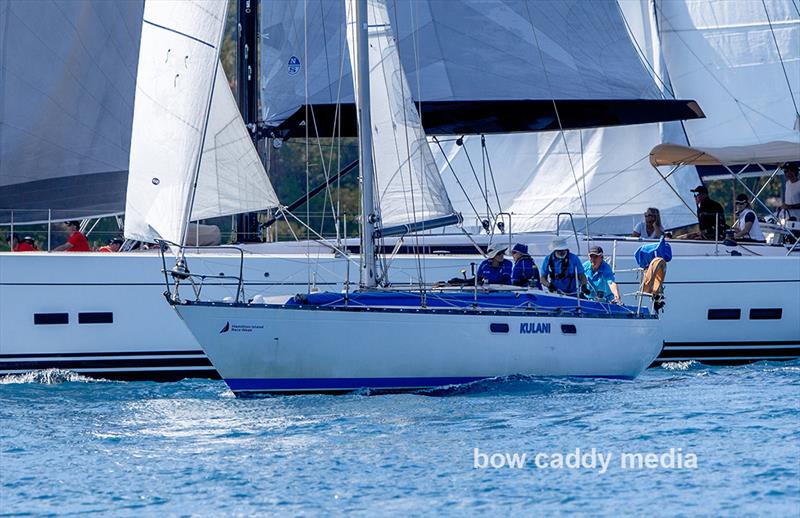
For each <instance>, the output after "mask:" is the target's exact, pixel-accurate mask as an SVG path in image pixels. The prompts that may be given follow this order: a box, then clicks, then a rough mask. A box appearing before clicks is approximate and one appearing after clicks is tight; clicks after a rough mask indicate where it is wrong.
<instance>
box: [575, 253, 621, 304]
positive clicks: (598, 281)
mask: <svg viewBox="0 0 800 518" xmlns="http://www.w3.org/2000/svg"><path fill="white" fill-rule="evenodd" d="M583 273H585V274H586V282H588V283H589V289H590V290H591V296H592V297H595V296H596V297H598V298H599V299H602V300H607V301H611V300H614V294H613V293H612V292H611V286H609V284H610V283H612V282H616V280H615V279H614V270H612V269H611V265H610V264H608V263H607V262H605V261H603V262H602V263H600V268H598V269H597V271H596V272H595V271H593V270H592V262H591V261H586V262H585V263H583Z"/></svg>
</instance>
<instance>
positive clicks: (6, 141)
mask: <svg viewBox="0 0 800 518" xmlns="http://www.w3.org/2000/svg"><path fill="white" fill-rule="evenodd" d="M142 11H143V2H142V1H130V2H108V1H104V0H82V1H75V0H51V1H50V2H47V3H43V2H32V1H30V0H3V1H2V2H0V222H2V223H8V222H9V221H10V219H11V211H10V209H18V210H16V211H15V212H14V215H13V219H14V221H15V222H17V223H19V222H22V221H28V222H36V221H47V220H48V209H50V210H51V212H50V213H49V215H50V216H52V218H53V219H80V218H84V217H90V216H100V215H107V214H118V213H121V212H122V211H123V210H124V208H125V186H126V183H127V174H128V155H129V153H130V136H131V121H132V120H133V100H134V91H135V86H136V66H137V60H138V55H139V40H140V32H141V24H142ZM4 209H9V210H4ZM19 209H22V210H19Z"/></svg>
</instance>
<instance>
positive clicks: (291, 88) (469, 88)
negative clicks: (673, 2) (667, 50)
mask: <svg viewBox="0 0 800 518" xmlns="http://www.w3.org/2000/svg"><path fill="white" fill-rule="evenodd" d="M286 4H287V2H273V3H270V4H265V5H264V7H265V9H264V14H263V15H262V19H263V20H264V27H265V30H264V39H263V40H262V45H263V52H262V56H263V61H262V70H266V71H269V72H266V73H267V74H268V75H267V76H266V77H265V78H264V81H263V100H264V102H263V109H264V112H265V113H264V119H265V120H266V121H267V123H268V124H269V125H271V126H272V127H273V133H274V135H276V136H303V135H305V134H306V131H309V132H310V133H311V134H314V133H316V134H319V135H330V134H335V133H336V131H337V128H341V134H343V135H348V134H350V135H352V134H354V131H355V111H354V109H353V107H352V105H351V104H349V103H352V101H353V88H352V78H351V77H350V76H351V74H352V72H351V70H352V67H351V66H350V63H349V59H347V57H346V56H344V55H343V54H344V53H343V41H344V34H345V33H344V12H343V11H344V8H343V7H342V5H341V3H340V2H337V1H335V0H310V1H309V2H304V3H302V5H286ZM387 13H388V16H389V19H390V21H391V26H392V27H393V30H394V31H395V36H396V38H397V46H398V50H399V56H400V62H401V64H402V66H403V69H404V70H405V72H406V76H407V80H408V85H409V88H410V96H411V99H413V101H414V102H416V103H421V104H420V110H421V112H420V115H421V120H422V124H423V127H424V128H425V130H426V132H427V133H428V134H432V133H481V132H483V133H488V132H500V133H508V132H514V131H541V130H547V129H558V128H559V125H560V126H561V127H564V128H585V127H596V126H606V125H620V124H635V123H645V122H654V121H662V120H675V119H680V118H691V117H697V116H699V114H700V113H701V112H700V111H699V109H697V107H696V106H695V105H694V104H693V103H689V102H685V101H675V100H671V99H664V98H663V96H662V95H661V93H660V91H659V89H658V88H657V87H656V86H655V84H654V83H653V81H652V79H651V78H650V76H649V75H648V73H647V70H646V69H645V68H644V66H643V65H642V63H641V61H640V60H639V57H638V56H637V54H636V52H635V50H634V48H633V46H632V45H631V44H630V40H629V38H628V35H627V31H626V29H625V25H624V23H623V20H622V17H621V15H620V12H619V9H618V7H617V5H616V3H615V1H614V0H596V1H593V2H590V3H587V2H581V1H578V0H564V1H547V2H519V1H516V0H495V1H491V2H486V1H482V0H465V1H462V2H458V7H457V8H453V4H452V3H450V2H441V1H436V0H415V1H408V0H390V1H388V2H387ZM306 35H308V37H306ZM319 56H324V57H325V58H326V59H321V58H319ZM306 94H307V97H306ZM553 100H555V101H556V103H555V104H554V102H553ZM306 103H308V104H309V105H310V108H311V109H310V110H309V112H308V113H310V114H311V115H310V116H309V118H308V120H306V110H305V106H306ZM337 103H344V104H343V105H342V106H341V109H339V108H338V107H337V106H338V104H337ZM556 106H557V108H558V113H557V114H556V112H555V107H556ZM337 115H338V116H340V119H339V120H338V121H337V122H338V123H334V120H335V116H337Z"/></svg>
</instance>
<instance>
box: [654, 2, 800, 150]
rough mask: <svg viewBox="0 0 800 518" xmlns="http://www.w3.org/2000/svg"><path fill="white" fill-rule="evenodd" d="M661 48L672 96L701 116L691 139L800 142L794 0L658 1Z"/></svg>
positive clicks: (715, 144) (799, 20)
mask: <svg viewBox="0 0 800 518" xmlns="http://www.w3.org/2000/svg"><path fill="white" fill-rule="evenodd" d="M660 9H661V14H662V16H661V18H660V21H661V36H662V40H663V53H664V57H665V60H666V62H667V67H668V68H669V71H670V76H671V78H672V83H673V86H674V90H675V95H676V96H678V97H682V96H690V97H691V98H693V99H697V100H698V101H699V102H700V104H701V106H702V107H703V110H704V112H705V113H706V116H707V117H708V118H707V119H706V120H703V121H688V122H686V123H685V125H686V131H687V133H688V136H689V142H690V143H691V145H692V146H700V147H712V148H721V147H731V146H750V145H753V144H766V143H768V142H775V141H784V142H788V143H794V144H795V145H800V126H799V124H800V121H799V120H798V103H799V102H800V79H798V78H800V13H798V10H797V9H798V8H797V1H796V0H763V1H752V2H708V1H706V0H683V1H674V0H667V1H661V2H660Z"/></svg>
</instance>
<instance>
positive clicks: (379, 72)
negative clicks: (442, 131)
mask: <svg viewBox="0 0 800 518" xmlns="http://www.w3.org/2000/svg"><path fill="white" fill-rule="evenodd" d="M348 5H349V4H348ZM367 6H368V9H367V10H368V19H369V25H370V29H369V64H370V77H369V83H370V92H371V95H370V111H371V117H372V134H373V150H374V151H373V153H374V157H375V159H374V163H375V176H376V178H375V179H376V190H377V195H378V196H377V201H378V205H379V208H380V214H381V222H382V224H383V225H397V224H405V223H410V222H419V221H425V220H430V219H433V218H437V217H441V216H448V215H450V214H452V213H453V207H452V205H451V204H450V200H449V198H448V197H447V191H446V190H445V187H444V184H443V182H442V178H441V177H440V176H439V174H438V171H437V169H436V163H435V161H434V160H433V155H432V153H431V150H430V148H429V147H428V143H427V140H426V138H425V132H424V130H423V129H422V124H421V122H420V117H419V113H418V112H417V109H416V107H415V106H414V102H413V100H412V99H411V90H410V88H409V86H408V81H407V79H406V76H405V74H404V72H403V68H402V66H401V64H400V56H399V54H398V49H397V45H396V40H395V37H394V34H393V30H392V25H391V21H390V19H389V15H388V12H387V9H386V3H385V0H369V1H368V4H367ZM352 29H353V27H352V24H348V42H349V48H350V58H351V62H353V63H355V62H356V59H355V52H356V51H355V44H354V41H355V40H354V38H355V35H354V30H352ZM354 78H357V73H354Z"/></svg>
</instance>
